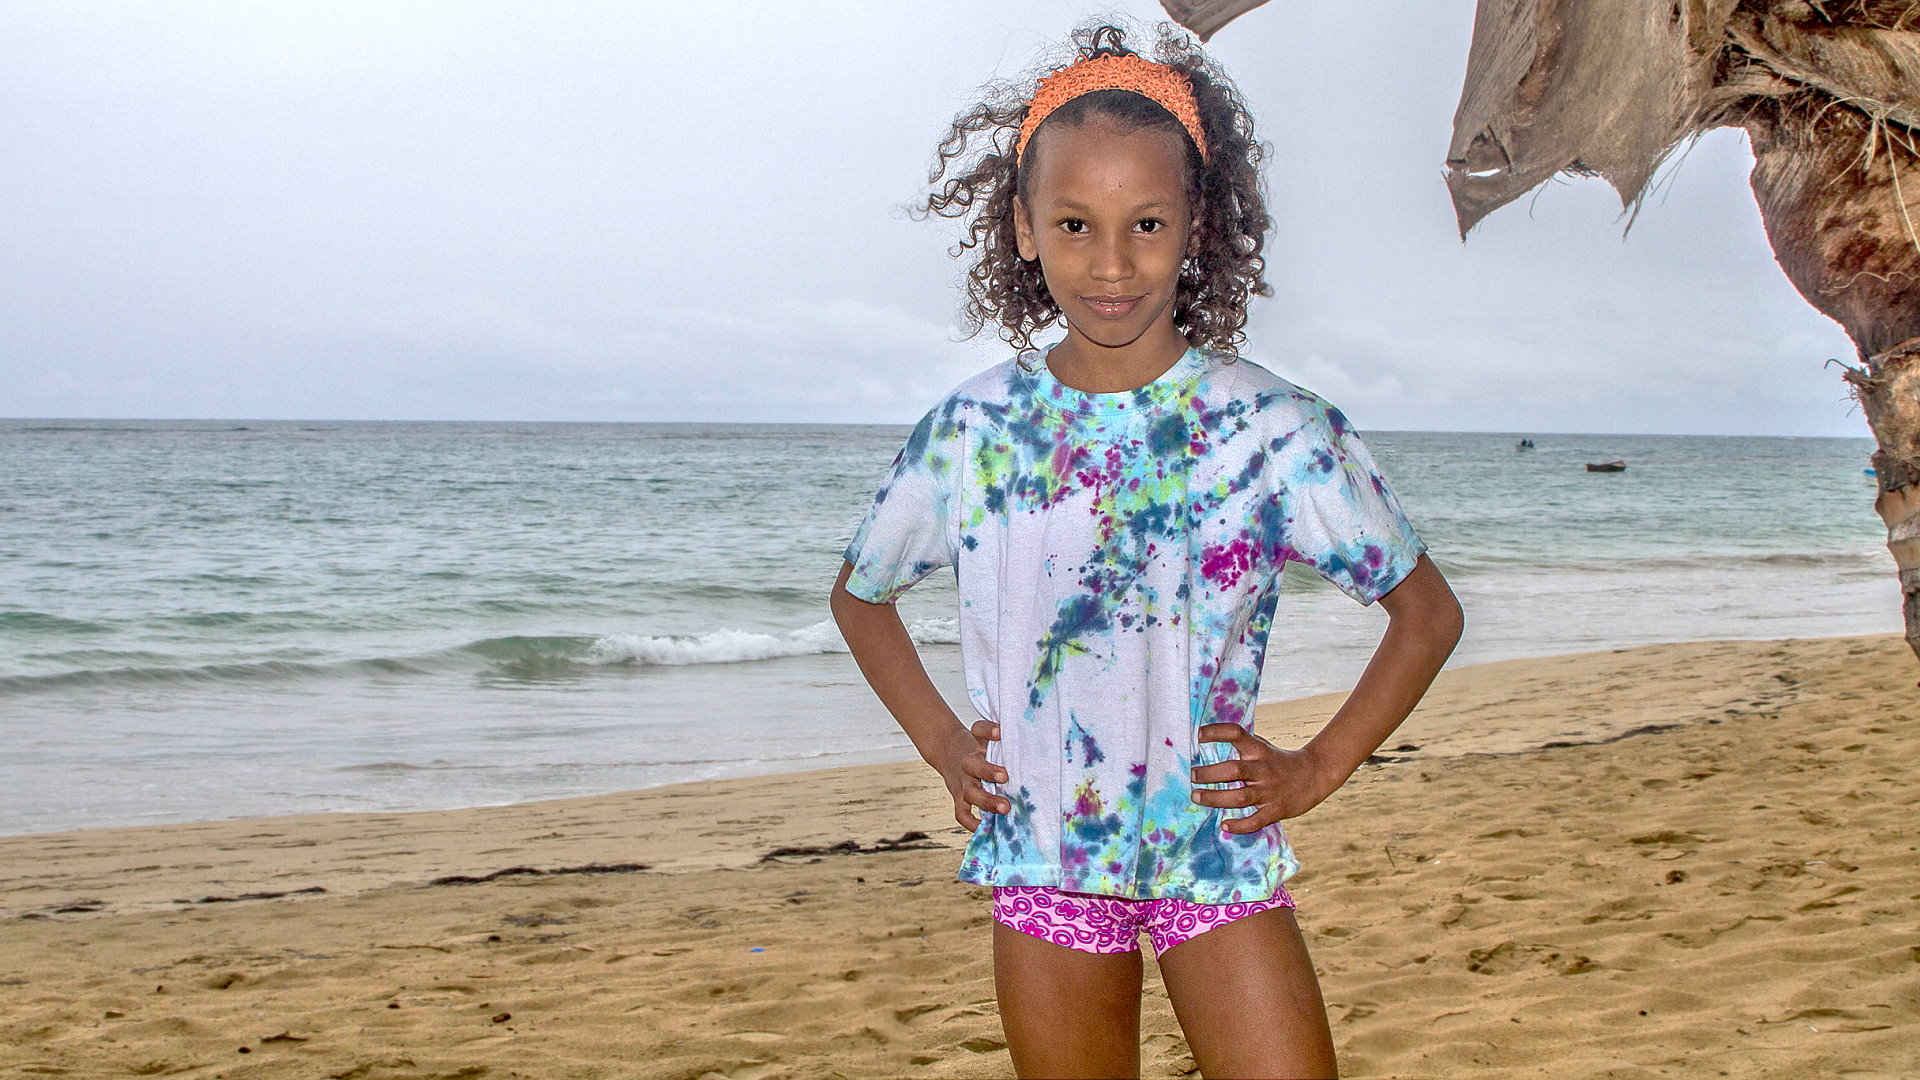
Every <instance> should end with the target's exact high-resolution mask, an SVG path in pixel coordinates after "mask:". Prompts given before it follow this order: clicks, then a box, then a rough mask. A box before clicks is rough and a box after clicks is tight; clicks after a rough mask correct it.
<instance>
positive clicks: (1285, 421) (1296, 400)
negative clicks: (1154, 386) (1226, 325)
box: [1205, 352, 1351, 438]
mask: <svg viewBox="0 0 1920 1080" xmlns="http://www.w3.org/2000/svg"><path fill="white" fill-rule="evenodd" d="M1207 358H1208V361H1209V366H1208V377H1207V380H1206V383H1207V385H1206V390H1205V396H1206V397H1208V398H1210V399H1216V400H1218V401H1219V402H1222V403H1224V402H1237V403H1239V404H1240V406H1241V407H1242V408H1244V409H1245V415H1246V416H1247V418H1248V419H1249V420H1250V421H1251V422H1253V423H1254V424H1256V425H1258V426H1259V427H1260V428H1261V429H1263V430H1264V431H1265V432H1266V433H1267V434H1268V435H1269V436H1271V437H1274V438H1279V437H1282V436H1285V435H1287V434H1288V433H1290V432H1295V431H1299V430H1301V429H1303V428H1306V429H1314V430H1319V431H1324V432H1326V433H1327V434H1330V435H1332V436H1334V437H1336V438H1343V437H1345V436H1346V435H1347V433H1348V431H1349V430H1350V428H1351V425H1350V424H1349V423H1348V422H1347V418H1346V415H1345V414H1344V413H1342V412H1341V411H1340V410H1339V408H1338V407H1336V406H1335V405H1334V404H1333V403H1332V402H1330V401H1328V400H1327V399H1326V398H1323V397H1321V396H1320V395H1319V394H1316V393H1314V392H1313V391H1312V390H1309V389H1307V388H1306V387H1304V386H1301V385H1299V384H1298V383H1295V382H1292V381H1291V380H1289V379H1287V378H1285V377H1283V376H1281V375H1278V374H1276V373H1274V372H1273V371H1272V370H1270V369H1269V368H1267V367H1265V366H1263V365H1262V364H1260V363H1258V362H1256V361H1254V360H1250V359H1248V358H1246V357H1245V356H1240V355H1238V354H1235V353H1228V352H1209V353H1208V354H1207Z"/></svg>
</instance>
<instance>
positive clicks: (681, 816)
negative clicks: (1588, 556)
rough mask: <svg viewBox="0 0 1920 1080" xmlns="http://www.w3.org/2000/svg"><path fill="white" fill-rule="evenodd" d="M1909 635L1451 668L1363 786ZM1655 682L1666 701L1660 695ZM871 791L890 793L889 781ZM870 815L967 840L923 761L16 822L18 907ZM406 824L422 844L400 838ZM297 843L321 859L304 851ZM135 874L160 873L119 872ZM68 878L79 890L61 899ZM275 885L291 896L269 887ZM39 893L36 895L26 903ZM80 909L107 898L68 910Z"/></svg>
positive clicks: (1615, 726) (772, 829) (1607, 736)
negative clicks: (215, 815)
mask: <svg viewBox="0 0 1920 1080" xmlns="http://www.w3.org/2000/svg"><path fill="white" fill-rule="evenodd" d="M1899 640H1900V639H1899V636H1898V635H1895V634H1864V635H1848V636H1840V637H1829V638H1782V639H1766V640H1754V639H1723V640H1713V641H1683V642H1669V643H1662V644H1655V645H1639V646H1624V647H1618V648H1612V649H1605V650H1597V651H1593V652H1583V653H1564V654H1559V655H1553V656H1544V657H1524V658H1519V659H1511V660H1496V661H1489V662H1486V663H1480V664H1471V665H1465V666H1462V667H1459V668H1451V669H1446V670H1443V671H1442V672H1441V673H1440V675H1439V677H1438V678H1437V679H1436V680H1435V682H1434V686H1433V688H1432V689H1431V690H1430V691H1429V693H1428V694H1427V696H1426V698H1425V699H1423V701H1422V702H1421V704H1420V706H1419V707H1418V708H1416V709H1415V711H1414V713H1413V715H1411V716H1409V717H1408V718H1407V720H1406V721H1405V722H1404V723H1402V724H1401V726H1400V728H1399V729H1398V730H1396V731H1395V733H1394V734H1393V735H1392V736H1390V737H1389V738H1388V740H1387V742H1386V744H1385V745H1384V746H1382V747H1381V749H1380V751H1379V752H1378V753H1376V754H1375V755H1374V756H1373V757H1372V758H1370V759H1369V760H1368V763H1367V764H1366V765H1364V766H1362V767H1361V769H1360V770H1359V771H1358V772H1356V773H1355V774H1354V776H1353V778H1352V779H1350V780H1349V781H1348V788H1351V787H1352V786H1354V785H1356V784H1364V783H1367V782H1369V781H1370V780H1371V779H1372V778H1373V776H1374V774H1375V773H1376V772H1377V771H1378V770H1379V769H1380V768H1383V767H1388V766H1396V765H1406V764H1410V763H1417V762H1421V761H1433V760H1441V759H1448V758H1462V757H1469V756H1474V755H1510V754H1527V753H1534V752H1537V751H1540V750H1543V749H1554V748H1558V747H1566V746H1584V745H1598V744H1603V743H1608V742H1612V741H1616V740H1618V739H1621V738H1625V737H1631V736H1635V735H1639V734H1651V733H1658V732H1662V731H1668V730H1673V729H1674V728H1676V727H1678V726H1681V725H1683V724H1685V723H1688V722H1691V721H1695V720H1698V719H1700V718H1701V716H1702V710H1710V709H1711V708H1712V707H1713V705H1714V703H1715V702H1718V701H1720V700H1721V699H1722V698H1725V697H1726V696H1727V692H1728V690H1729V689H1730V687H1729V685H1727V680H1726V679H1725V678H1722V679H1712V678H1706V679H1703V678H1700V677H1699V676H1698V675H1697V674H1696V671H1697V668H1698V667H1699V666H1700V665H1711V664H1714V663H1716V662H1723V661H1725V660H1727V659H1729V658H1734V657H1740V656H1743V655H1747V654H1750V653H1754V652H1756V651H1761V652H1772V651H1776V650H1779V649H1783V648H1784V649H1801V650H1807V649H1812V650H1827V651H1831V650H1834V649H1846V648H1853V647H1856V646H1859V645H1863V644H1872V643H1887V642H1893V643H1898V642H1899ZM1583 680H1584V681H1586V682H1588V683H1592V682H1594V681H1596V680H1597V681H1598V683H1599V689H1601V690H1603V691H1607V692H1616V691H1624V690H1627V689H1633V690H1635V691H1636V692H1638V693H1639V694H1640V695H1641V700H1639V701H1637V702H1636V704H1635V705H1634V707H1633V708H1631V709H1626V710H1621V711H1619V712H1618V713H1615V714H1612V715H1609V714H1608V713H1607V711H1606V707H1605V703H1604V702H1600V703H1583V702H1573V703H1568V705H1567V706H1566V707H1565V708H1564V709H1563V710H1561V711H1559V712H1557V713H1548V714H1546V715H1544V716H1543V715H1539V714H1536V713H1534V712H1532V711H1530V709H1529V708H1528V707H1527V706H1530V705H1531V704H1532V703H1534V702H1537V701H1541V700H1545V699H1548V698H1550V697H1552V695H1553V694H1555V693H1556V692H1558V691H1559V690H1560V689H1562V688H1564V687H1566V686H1568V685H1571V684H1573V683H1576V682H1581V681H1583ZM1649 696H1652V697H1653V700H1646V698H1647V697H1649ZM1345 697H1346V694H1345V692H1339V693H1329V694H1316V695H1312V696H1309V697H1303V698H1295V699H1291V700H1287V701H1279V702H1271V703H1268V704H1264V705H1261V706H1259V708H1258V709H1257V710H1256V712H1255V731H1256V732H1257V733H1258V734H1260V735H1261V736H1263V737H1265V738H1267V739H1269V740H1271V741H1273V742H1274V743H1276V744H1277V745H1280V746H1282V747H1292V746H1297V745H1299V744H1300V743H1302V742H1304V741H1305V740H1306V739H1307V738H1309V737H1311V735H1312V734H1313V732H1314V731H1316V730H1318V728H1319V726H1320V725H1321V724H1323V723H1324V722H1325V720H1326V718H1327V717H1328V716H1330V715H1332V712H1333V711H1334V709H1335V708H1337V707H1338V705H1339V704H1340V702H1341V701H1343V700H1344V699H1345ZM1778 697H1779V694H1778V693H1777V692H1773V691H1772V690H1771V689H1769V690H1767V691H1763V692H1758V693H1754V694H1751V695H1748V696H1747V697H1746V699H1745V701H1746V703H1747V707H1749V708H1757V707H1764V706H1766V705H1768V704H1769V703H1771V702H1773V701H1774V700H1776V699H1777V698H1778ZM868 785H874V786H875V787H874V789H873V790H871V791H870V790H869V789H868ZM789 789H794V790H801V789H804V790H807V791H808V792H809V793H810V794H813V795H814V796H816V797H820V796H825V797H826V798H825V800H824V801H825V802H826V803H827V804H828V806H829V807H830V808H831V810H830V812H829V813H827V814H825V815H824V816H822V817H821V818H818V819H815V820H811V821H793V820H783V819H782V818H781V817H779V816H778V815H762V816H757V817H756V816H751V815H747V816H741V815H735V816H731V817H728V816H721V815H725V814H727V813H728V811H727V810H726V809H725V808H726V807H727V806H728V805H730V804H732V803H735V802H739V801H748V802H757V801H767V802H777V801H778V800H779V798H780V797H781V796H782V795H783V794H784V793H786V792H787V791H788V790H789ZM1344 790H1347V789H1344V788H1343V791H1344ZM875 792H877V793H878V794H879V795H881V796H901V797H903V798H902V801H901V802H900V803H899V804H898V805H895V806H892V807H891V808H889V804H888V803H886V802H885V801H884V800H882V801H881V803H880V805H879V806H877V807H875V808H874V809H872V810H867V809H863V808H865V807H868V806H869V805H870V804H872V803H873V802H874V799H873V798H871V796H872V795H873V794H874V793H875ZM862 796H868V797H862ZM1336 798H1338V796H1337V795H1336ZM702 814H711V815H714V816H713V817H712V820H711V822H710V824H711V825H713V826H715V827H714V828H712V829H709V830H706V831H693V832H689V831H687V830H686V829H685V827H684V823H685V822H688V821H692V820H695V819H697V818H699V817H700V816H701V815H702ZM621 822H630V823H633V824H635V825H640V824H646V825H657V826H661V827H662V828H663V831H660V832H656V833H654V834H651V835H648V834H635V833H623V832H622V831H620V829H619V827H618V825H619V823H621ZM856 828H857V829H859V830H860V831H861V832H862V834H863V835H862V837H861V838H860V842H861V843H866V842H870V841H873V842H877V841H879V840H882V839H887V838H897V837H898V836H899V835H901V834H903V833H908V832H921V833H926V834H928V836H929V837H934V836H940V837H942V838H941V839H939V840H937V841H930V842H935V843H938V844H940V845H941V846H943V847H948V846H950V847H952V848H953V849H954V850H955V851H956V852H957V851H958V849H959V848H960V847H963V846H964V845H965V837H966V833H965V832H964V831H963V830H961V829H960V828H959V827H958V825H957V824H955V823H954V821H953V820H952V814H951V808H950V804H949V803H948V800H947V796H946V792H945V790H944V788H943V787H942V785H940V784H939V782H938V780H937V778H936V777H935V776H934V774H933V773H932V771H931V770H930V769H928V768H927V766H926V765H925V763H924V762H922V761H920V760H919V759H918V758H917V757H916V758H913V759H910V760H907V761H899V762H878V763H870V764H860V765H841V766H831V767H828V768H823V769H809V770H796V771H790V772H777V773H755V774H748V775H743V776H735V777H726V778H719V779H706V780H688V781H681V782H677V783H672V784H663V785H657V786H654V787H647V788H638V789H634V790H629V791H619V792H609V793H605V794H599V795H582V796H572V797H567V798H560V799H543V800H533V801H528V802H517V803H501V804H495V805H488V806H474V807H461V808H457V809H448V810H401V811H391V812H378V811H345V812H339V811H335V812H321V813H311V814H286V815H271V816H265V817H240V818H226V819H215V820H211V821H198V822H182V823H161V824H153V825H127V826H102V827H97V828H83V829H70V830H61V831H56V832H46V833H20V834H13V835H7V836H0V919H6V918H21V917H26V918H32V917H36V916H48V915H54V914H61V915H91V914H99V913H106V912H115V913H127V912H130V911H150V910H166V909H171V908H177V907H184V906H192V905H189V904H187V903H185V902H186V901H194V903H196V904H197V903H201V902H202V900H201V899H199V898H203V897H213V898H214V899H213V900H212V901H211V902H213V903H229V902H235V901H236V900H238V899H239V898H242V897H246V898H249V899H286V898H301V897H308V898H312V897H319V896H339V895H352V894H357V893H363V892H368V891H373V890H378V889H382V888H387V887H389V886H393V885H402V884H417V883H419V882H420V881H422V880H425V879H430V878H435V877H446V876H455V875H458V876H469V877H473V876H481V875H486V874H492V873H497V872H498V871H501V870H504V869H510V868H513V867H515V866H525V865H529V864H537V865H536V866H535V868H536V869H542V868H548V864H551V865H552V867H557V868H562V869H565V868H568V867H577V866H587V865H593V864H599V865H631V864H634V863H643V864H645V865H646V868H647V869H648V870H649V871H652V872H656V873H691V872H698V871H705V870H722V869H746V868H750V867H752V866H754V865H756V864H757V863H758V862H759V861H760V860H761V857H762V856H763V855H764V854H765V853H766V852H767V851H769V850H772V849H774V848H778V847H793V846H806V845H810V844H811V845H822V844H830V843H837V842H843V841H845V840H847V839H850V837H849V836H848V835H847V833H848V831H849V830H852V829H856ZM1289 828H1290V829H1291V826H1289ZM501 832H531V833H533V835H527V836H521V837H516V838H514V839H512V840H510V841H508V840H502V841H499V842H496V841H494V840H491V839H476V838H483V837H493V836H495V835H496V834H498V833H501ZM865 833H871V834H873V835H872V836H865V835H864V834H865ZM947 834H951V835H947ZM403 838H404V839H407V840H408V842H405V843H401V842H400V841H401V840H402V839H403ZM702 841H704V843H703V842H702ZM160 848H164V849H165V850H166V851H167V852H168V853H169V855H168V858H167V859H165V860H163V861H161V862H154V861H153V859H152V858H149V857H148V855H147V853H149V852H151V851H153V850H156V849H160ZM319 849H324V850H325V851H327V852H330V853H331V857H330V858H329V859H327V860H321V861H316V860H315V859H314V858H312V857H311V856H312V855H314V854H318V853H319ZM296 852H306V853H308V857H305V858H297V859H295V858H290V857H289V856H290V855H291V854H292V853H296ZM48 857H52V858H53V859H55V860H57V861H59V862H61V863H62V864H64V865H65V867H66V869H65V872H64V873H62V874H53V875H49V874H45V873H40V874H28V875H24V876H22V875H17V874H16V873H14V872H12V871H11V870H10V869H9V868H12V867H27V866H31V865H32V864H34V863H35V862H36V861H45V860H46V859H47V858H48ZM288 863H292V864H293V865H292V866H289V865H286V864H288ZM136 874H137V875H141V876H140V877H137V878H131V879H128V880H120V879H119V875H136ZM30 882H31V883H30ZM316 889H317V890H318V891H313V890H316ZM55 891H58V892H61V893H63V894H64V895H60V896H53V895H52V893H53V892H55ZM267 893H273V894H278V895H275V896H272V897H267V896H264V895H261V894H267ZM28 897H32V898H34V899H35V900H36V901H37V902H36V903H34V904H32V905H23V904H22V903H21V901H22V900H23V899H26V898H28ZM76 907H89V908H94V909H96V910H93V911H65V912H61V911H58V910H57V909H59V908H76Z"/></svg>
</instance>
